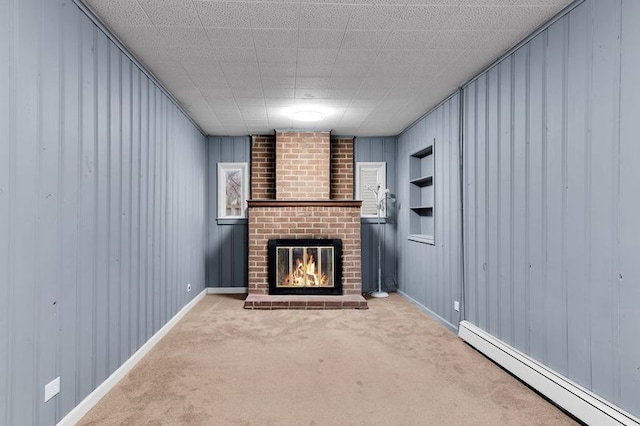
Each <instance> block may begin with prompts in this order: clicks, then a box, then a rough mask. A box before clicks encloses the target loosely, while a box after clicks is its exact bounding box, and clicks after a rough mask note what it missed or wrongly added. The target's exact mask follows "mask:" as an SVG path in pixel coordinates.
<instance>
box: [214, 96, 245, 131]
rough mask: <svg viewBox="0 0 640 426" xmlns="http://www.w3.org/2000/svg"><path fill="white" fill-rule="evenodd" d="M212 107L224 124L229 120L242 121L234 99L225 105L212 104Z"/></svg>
mask: <svg viewBox="0 0 640 426" xmlns="http://www.w3.org/2000/svg"><path fill="white" fill-rule="evenodd" d="M210 108H211V110H212V111H213V113H214V114H215V115H216V117H218V119H219V120H220V121H221V122H222V124H223V125H225V124H226V123H228V122H229V121H236V122H240V121H242V115H241V114H240V110H239V109H238V108H237V107H236V106H235V104H234V103H233V101H231V103H230V104H228V105H225V106H219V105H212V106H211V107H210Z"/></svg>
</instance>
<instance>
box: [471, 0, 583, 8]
mask: <svg viewBox="0 0 640 426" xmlns="http://www.w3.org/2000/svg"><path fill="white" fill-rule="evenodd" d="M464 3H465V4H468V5H495V6H537V5H540V6H545V5H550V6H556V9H557V7H558V6H561V7H564V6H568V5H569V4H570V3H571V0H465V2H464Z"/></svg>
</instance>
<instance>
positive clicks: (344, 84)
mask: <svg viewBox="0 0 640 426" xmlns="http://www.w3.org/2000/svg"><path fill="white" fill-rule="evenodd" d="M361 84H362V77H361V76H360V77H337V76H335V75H333V76H332V77H331V79H330V80H329V89H357V88H358V87H360V85H361Z"/></svg>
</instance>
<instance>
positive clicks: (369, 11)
mask: <svg viewBox="0 0 640 426" xmlns="http://www.w3.org/2000/svg"><path fill="white" fill-rule="evenodd" d="M403 9H404V6H398V5H392V6H389V5H378V4H375V5H358V6H356V7H354V10H353V11H352V12H351V18H350V19H349V24H348V25H347V29H349V30H391V29H394V28H395V27H396V24H397V22H398V20H399V19H400V16H401V15H402V11H403Z"/></svg>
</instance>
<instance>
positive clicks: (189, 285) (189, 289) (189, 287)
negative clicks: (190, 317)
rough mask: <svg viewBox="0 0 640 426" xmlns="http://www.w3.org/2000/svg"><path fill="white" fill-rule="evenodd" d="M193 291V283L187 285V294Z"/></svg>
mask: <svg viewBox="0 0 640 426" xmlns="http://www.w3.org/2000/svg"><path fill="white" fill-rule="evenodd" d="M190 291H191V283H189V284H187V293H189V292H190Z"/></svg>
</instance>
